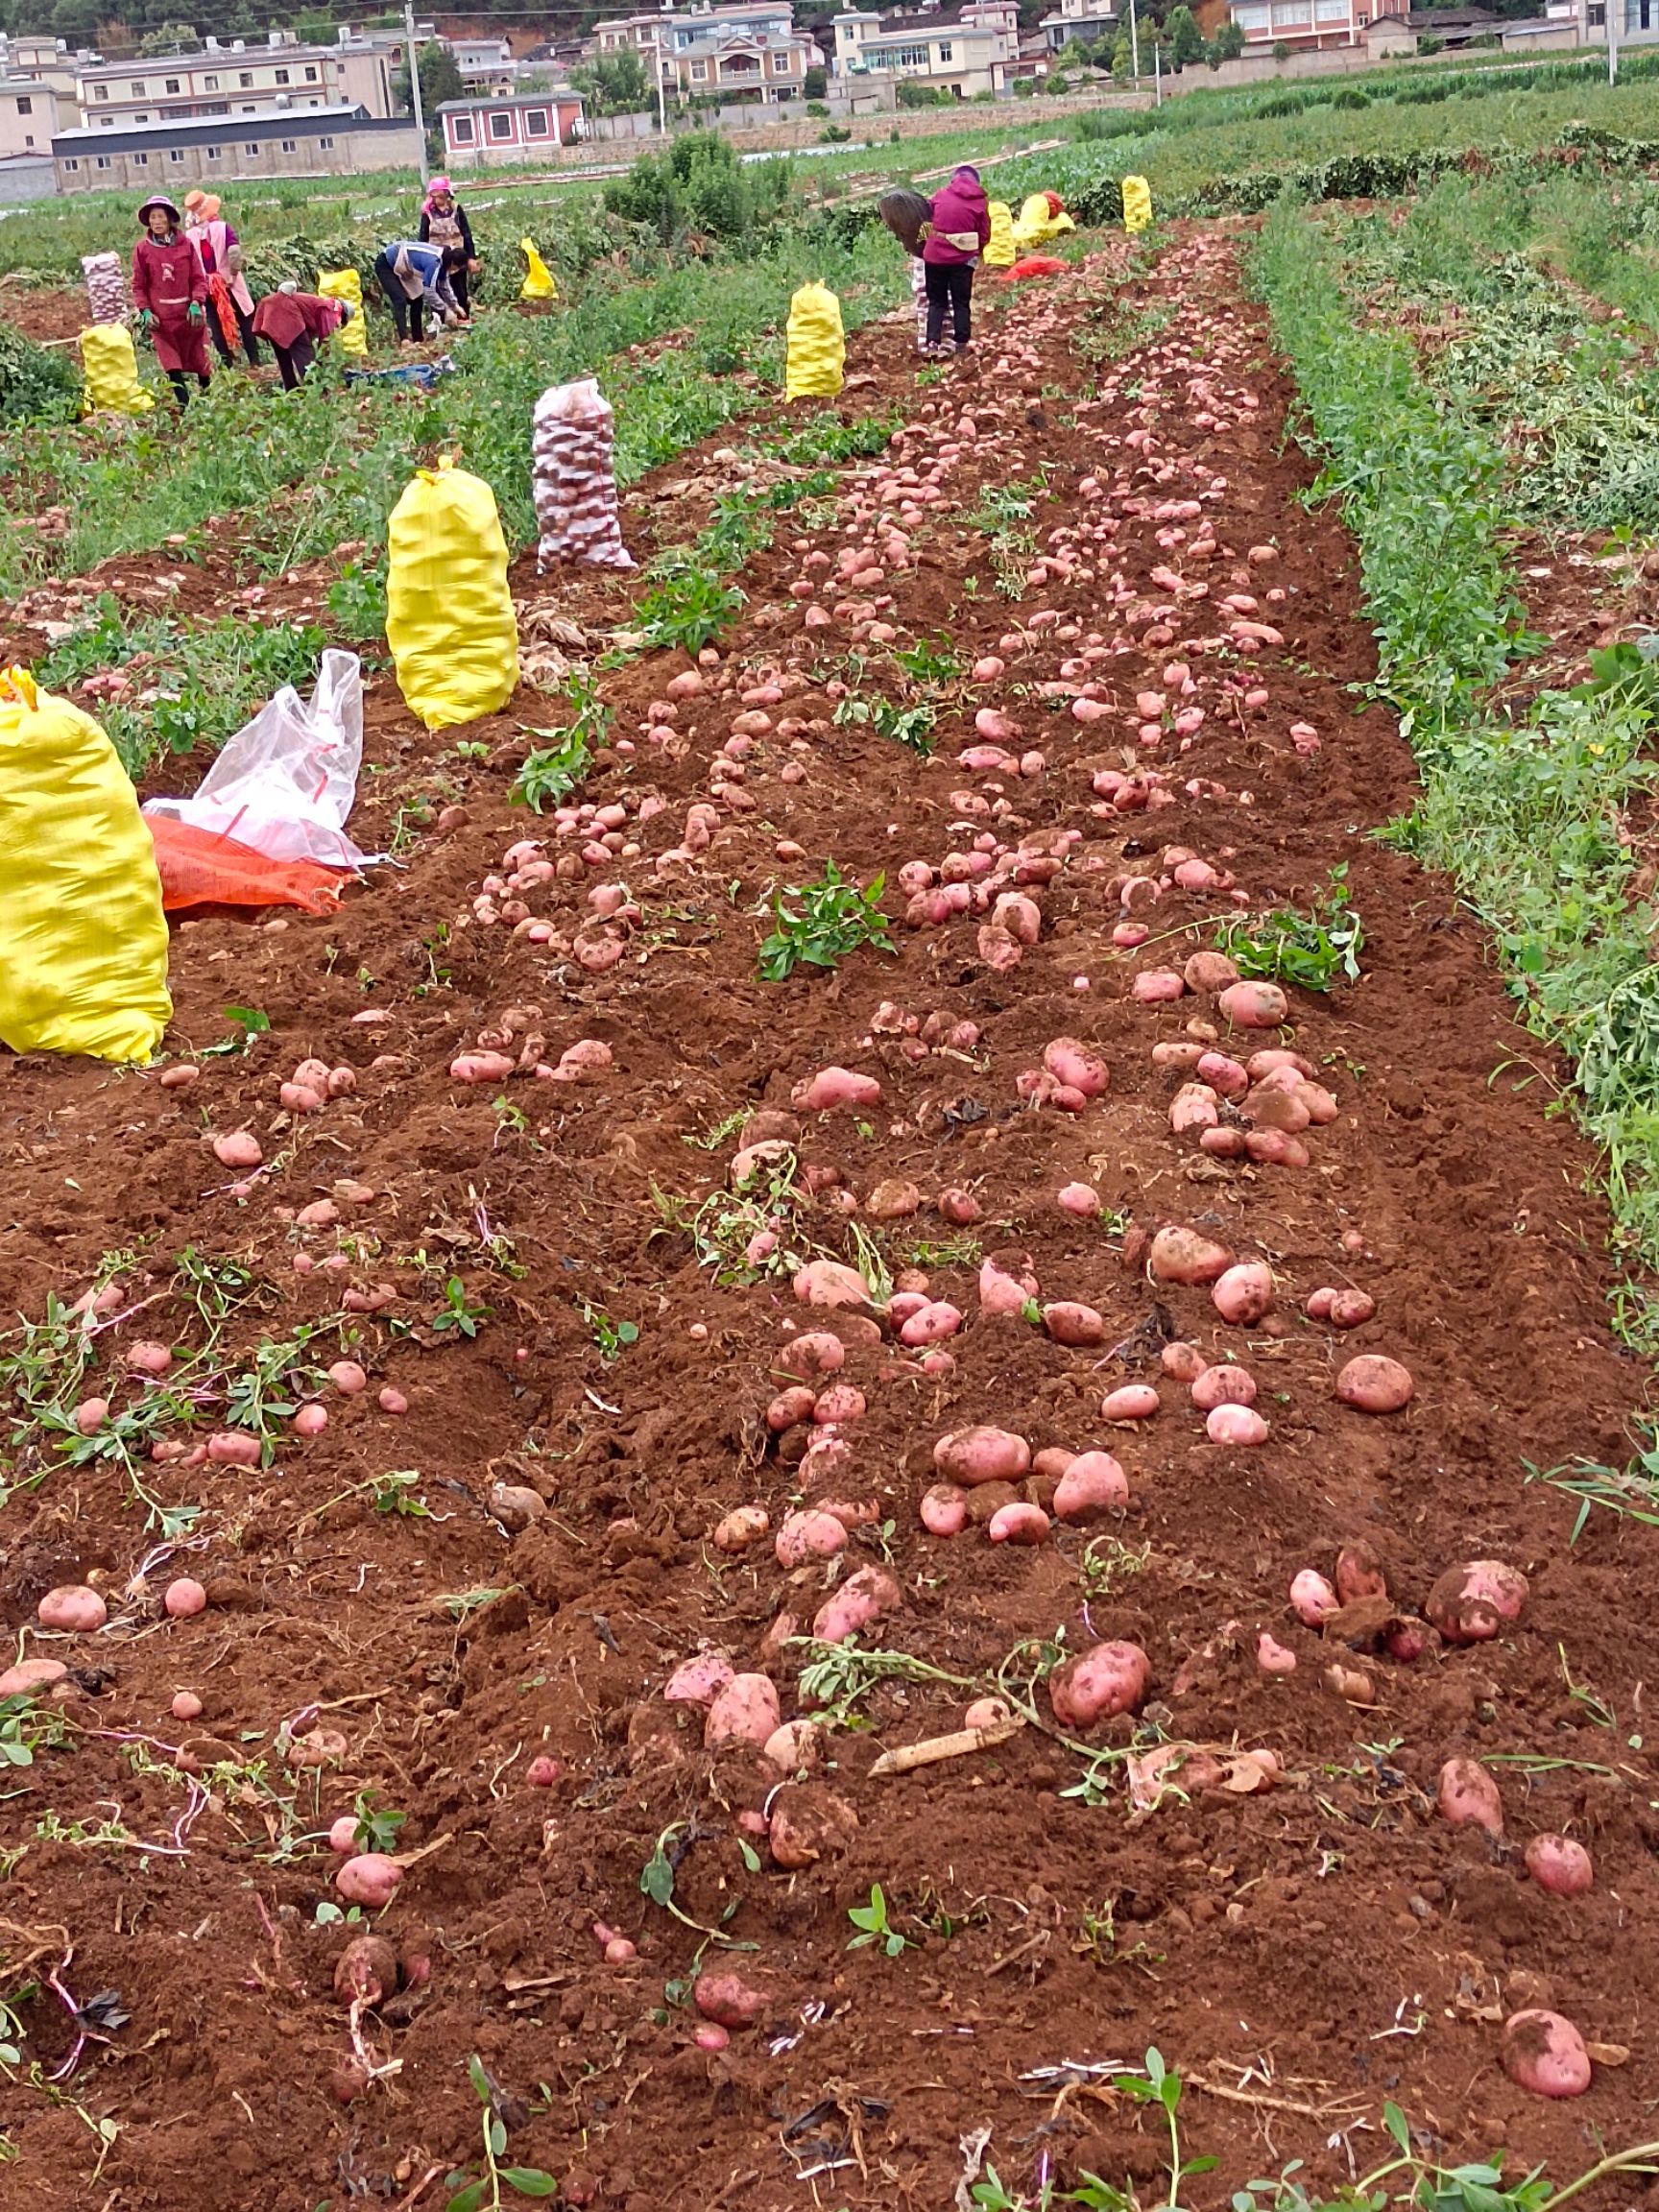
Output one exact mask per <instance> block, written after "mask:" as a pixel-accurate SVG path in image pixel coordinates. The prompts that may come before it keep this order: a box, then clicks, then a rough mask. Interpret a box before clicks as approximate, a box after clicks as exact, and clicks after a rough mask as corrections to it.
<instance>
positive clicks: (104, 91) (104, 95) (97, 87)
mask: <svg viewBox="0 0 1659 2212" xmlns="http://www.w3.org/2000/svg"><path fill="white" fill-rule="evenodd" d="M92 97H93V99H94V100H108V97H109V87H108V84H94V85H93V87H92Z"/></svg>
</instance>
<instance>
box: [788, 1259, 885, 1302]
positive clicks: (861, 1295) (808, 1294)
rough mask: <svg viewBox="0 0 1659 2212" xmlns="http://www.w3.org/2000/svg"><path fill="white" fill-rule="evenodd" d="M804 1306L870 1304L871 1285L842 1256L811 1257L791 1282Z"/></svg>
mask: <svg viewBox="0 0 1659 2212" xmlns="http://www.w3.org/2000/svg"><path fill="white" fill-rule="evenodd" d="M792 1287H793V1289H794V1292H795V1295H796V1297H797V1298H799V1299H800V1301H801V1303H802V1305H803V1306H868V1305H870V1304H871V1303H872V1300H871V1297H870V1286H869V1285H868V1284H867V1283H866V1282H865V1280H864V1278H863V1276H862V1275H860V1274H859V1272H858V1270H857V1268H856V1267H849V1266H847V1265H846V1264H845V1263H844V1262H841V1261H839V1260H808V1261H807V1262H806V1264H805V1267H803V1268H801V1269H800V1271H799V1272H798V1273H797V1275H796V1277H795V1280H794V1284H793V1286H792Z"/></svg>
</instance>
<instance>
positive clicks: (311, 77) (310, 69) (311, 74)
mask: <svg viewBox="0 0 1659 2212" xmlns="http://www.w3.org/2000/svg"><path fill="white" fill-rule="evenodd" d="M305 82H306V84H316V82H317V71H316V68H315V66H314V65H313V64H312V63H311V62H309V61H307V62H306V64H305Z"/></svg>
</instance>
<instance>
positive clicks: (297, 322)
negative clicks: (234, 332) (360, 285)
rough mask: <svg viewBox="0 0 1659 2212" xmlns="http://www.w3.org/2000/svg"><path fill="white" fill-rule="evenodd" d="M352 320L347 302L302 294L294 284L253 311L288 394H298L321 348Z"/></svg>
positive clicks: (267, 297)
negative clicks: (324, 342)
mask: <svg viewBox="0 0 1659 2212" xmlns="http://www.w3.org/2000/svg"><path fill="white" fill-rule="evenodd" d="M350 319H351V309H350V308H349V305H348V304H347V302H346V301H344V300H325V299H324V298H323V297H322V295H321V294H320V293H316V292H301V289H300V287H299V285H298V284H296V283H294V282H293V281H292V280H290V281H289V282H288V283H286V284H279V285H278V286H277V287H276V291H275V292H267V293H266V295H265V297H264V299H263V300H261V301H260V302H259V304H258V306H257V307H255V308H254V310H253V328H254V329H255V330H256V331H257V332H258V334H259V336H260V337H261V338H268V339H269V340H270V341H271V350H272V352H273V353H275V354H276V367H277V369H278V371H279V372H280V373H281V377H282V389H283V391H284V392H294V391H298V389H299V387H300V386H301V384H302V383H303V382H304V381H305V374H306V372H307V371H308V370H309V369H310V367H311V364H312V363H313V362H314V361H315V360H316V358H317V348H318V347H319V346H320V345H321V344H322V342H323V340H324V339H325V338H331V337H332V336H333V334H334V332H335V331H336V330H338V329H339V327H340V325H341V324H342V323H349V321H350Z"/></svg>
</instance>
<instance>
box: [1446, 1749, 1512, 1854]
mask: <svg viewBox="0 0 1659 2212" xmlns="http://www.w3.org/2000/svg"><path fill="white" fill-rule="evenodd" d="M1435 1802H1436V1804H1437V1805H1438V1806H1439V1808H1440V1817H1441V1818H1442V1819H1443V1820H1446V1821H1449V1822H1450V1823H1451V1825H1452V1826H1453V1827H1454V1828H1484V1829H1485V1831H1486V1833H1487V1834H1488V1835H1489V1836H1502V1835H1503V1798H1502V1797H1501V1796H1500V1795H1499V1793H1498V1785H1497V1783H1496V1782H1494V1781H1493V1779H1492V1777H1491V1775H1490V1774H1488V1773H1487V1771H1486V1769H1485V1767H1482V1766H1481V1764H1480V1762H1479V1759H1448V1760H1447V1762H1446V1764H1445V1766H1444V1767H1441V1769H1440V1782H1439V1787H1438V1789H1437V1791H1436V1792H1435Z"/></svg>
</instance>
